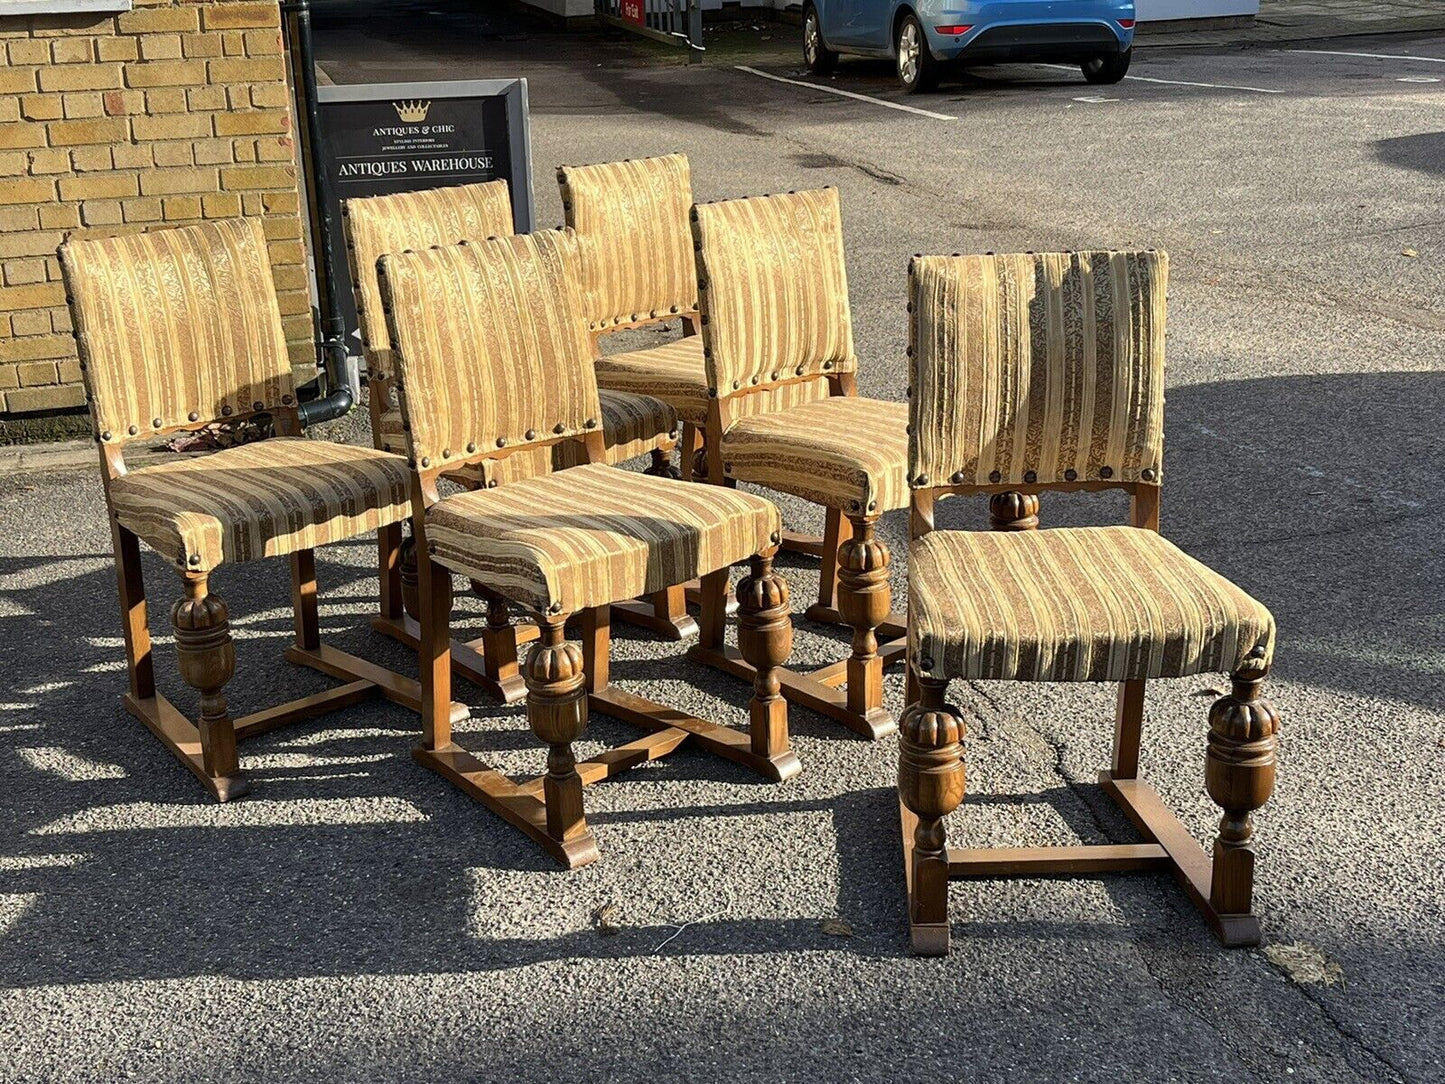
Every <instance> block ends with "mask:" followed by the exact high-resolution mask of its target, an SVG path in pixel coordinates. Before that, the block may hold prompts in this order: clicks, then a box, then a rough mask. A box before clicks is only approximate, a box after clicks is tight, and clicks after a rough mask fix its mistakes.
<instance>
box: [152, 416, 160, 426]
mask: <svg viewBox="0 0 1445 1084" xmlns="http://www.w3.org/2000/svg"><path fill="white" fill-rule="evenodd" d="M160 427H161V420H160V419H159V418H152V419H151V428H152V429H159V428H160Z"/></svg>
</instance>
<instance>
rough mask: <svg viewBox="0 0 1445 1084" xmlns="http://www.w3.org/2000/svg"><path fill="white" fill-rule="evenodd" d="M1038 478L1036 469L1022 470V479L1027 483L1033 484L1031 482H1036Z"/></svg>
mask: <svg viewBox="0 0 1445 1084" xmlns="http://www.w3.org/2000/svg"><path fill="white" fill-rule="evenodd" d="M1038 480H1039V472H1038V471H1034V470H1026V471H1024V481H1025V482H1027V483H1028V484H1029V485H1033V484H1034V483H1035V482H1037V481H1038Z"/></svg>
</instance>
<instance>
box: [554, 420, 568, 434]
mask: <svg viewBox="0 0 1445 1084" xmlns="http://www.w3.org/2000/svg"><path fill="white" fill-rule="evenodd" d="M552 432H554V433H565V432H567V427H566V426H565V425H563V424H562V423H561V422H558V423H557V424H556V425H554V426H552Z"/></svg>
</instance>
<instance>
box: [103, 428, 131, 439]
mask: <svg viewBox="0 0 1445 1084" xmlns="http://www.w3.org/2000/svg"><path fill="white" fill-rule="evenodd" d="M130 428H131V436H135V426H131V427H130ZM100 439H101V440H109V439H110V430H109V429H107V430H106V431H105V432H104V433H102V434H101V435H100Z"/></svg>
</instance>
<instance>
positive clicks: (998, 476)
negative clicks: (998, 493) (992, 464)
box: [988, 470, 1003, 485]
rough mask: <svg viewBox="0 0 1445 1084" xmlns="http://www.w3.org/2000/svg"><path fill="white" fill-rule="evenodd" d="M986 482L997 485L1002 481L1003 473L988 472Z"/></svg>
mask: <svg viewBox="0 0 1445 1084" xmlns="http://www.w3.org/2000/svg"><path fill="white" fill-rule="evenodd" d="M988 480H989V481H990V482H993V483H994V484H995V485H997V484H998V483H999V482H1002V481H1003V471H997V470H991V471H989V472H988Z"/></svg>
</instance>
